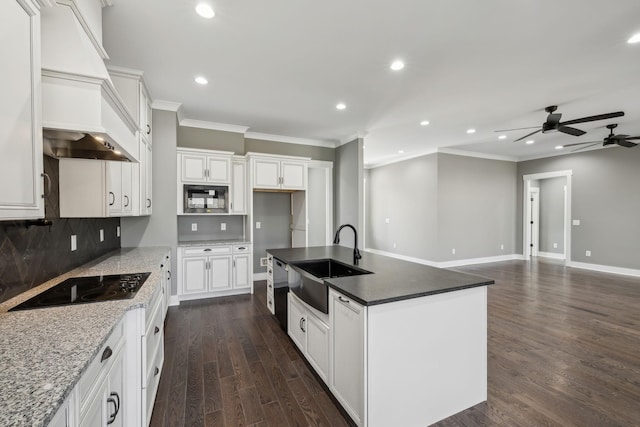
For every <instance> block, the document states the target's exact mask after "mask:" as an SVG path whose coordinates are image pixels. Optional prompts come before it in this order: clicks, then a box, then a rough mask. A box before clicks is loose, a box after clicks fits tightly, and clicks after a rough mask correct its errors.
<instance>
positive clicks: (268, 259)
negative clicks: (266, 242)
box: [267, 252, 273, 267]
mask: <svg viewBox="0 0 640 427" xmlns="http://www.w3.org/2000/svg"><path fill="white" fill-rule="evenodd" d="M267 266H269V267H273V255H271V254H270V253H268V252H267Z"/></svg>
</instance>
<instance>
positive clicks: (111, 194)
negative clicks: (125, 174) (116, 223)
mask: <svg viewBox="0 0 640 427" xmlns="http://www.w3.org/2000/svg"><path fill="white" fill-rule="evenodd" d="M107 175H108V179H109V187H108V194H107V196H108V197H107V203H108V204H109V214H110V215H118V214H121V213H122V206H123V203H122V201H123V199H124V198H123V197H122V162H107Z"/></svg>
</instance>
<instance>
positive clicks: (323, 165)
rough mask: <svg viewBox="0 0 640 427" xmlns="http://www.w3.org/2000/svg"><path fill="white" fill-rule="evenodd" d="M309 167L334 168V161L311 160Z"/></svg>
mask: <svg viewBox="0 0 640 427" xmlns="http://www.w3.org/2000/svg"><path fill="white" fill-rule="evenodd" d="M309 167H310V168H314V169H333V162H331V161H327V160H309Z"/></svg>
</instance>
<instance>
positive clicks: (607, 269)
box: [567, 261, 640, 277]
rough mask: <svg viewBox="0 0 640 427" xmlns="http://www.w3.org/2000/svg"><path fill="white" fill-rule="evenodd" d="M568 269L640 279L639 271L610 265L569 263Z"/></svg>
mask: <svg viewBox="0 0 640 427" xmlns="http://www.w3.org/2000/svg"><path fill="white" fill-rule="evenodd" d="M567 266H568V267H573V268H581V269H584V270H593V271H600V272H603V273H612V274H622V275H625V276H634V277H640V270H637V269H634V268H624V267H614V266H612V265H599V264H588V263H585V262H575V261H570V262H568V263H567Z"/></svg>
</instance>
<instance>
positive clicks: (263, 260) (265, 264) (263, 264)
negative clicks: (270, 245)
mask: <svg viewBox="0 0 640 427" xmlns="http://www.w3.org/2000/svg"><path fill="white" fill-rule="evenodd" d="M266 266H267V258H266V257H265V258H260V267H266Z"/></svg>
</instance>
